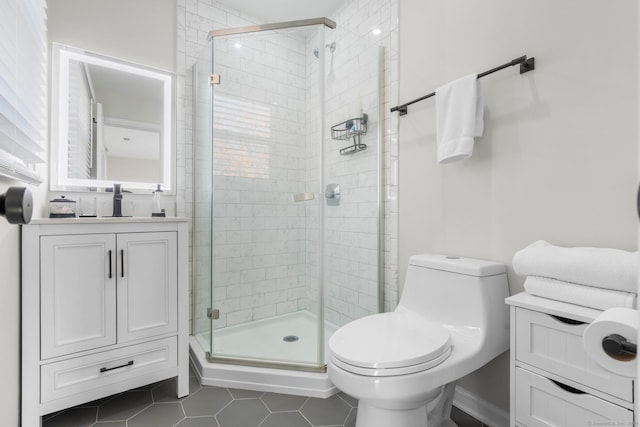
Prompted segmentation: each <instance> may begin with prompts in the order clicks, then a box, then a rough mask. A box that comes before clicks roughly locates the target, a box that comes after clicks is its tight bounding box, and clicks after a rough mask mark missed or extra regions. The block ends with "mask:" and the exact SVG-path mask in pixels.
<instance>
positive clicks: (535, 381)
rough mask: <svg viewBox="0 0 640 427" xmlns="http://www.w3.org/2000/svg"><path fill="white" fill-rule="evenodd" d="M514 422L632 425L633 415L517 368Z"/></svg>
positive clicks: (543, 426) (546, 426)
mask: <svg viewBox="0 0 640 427" xmlns="http://www.w3.org/2000/svg"><path fill="white" fill-rule="evenodd" d="M515 371H516V390H515V392H516V396H515V398H516V422H517V424H518V425H522V426H527V427H551V426H555V427H585V426H598V425H600V426H615V425H619V426H631V425H633V412H632V411H630V410H628V409H625V408H622V407H620V406H618V405H614V404H613V403H609V402H607V401H605V400H602V399H600V398H597V397H594V396H592V395H590V394H587V393H584V392H582V391H580V390H577V389H572V388H570V387H567V386H564V385H563V384H560V383H556V382H554V381H552V380H550V379H548V378H545V377H541V376H540V375H536V374H534V373H532V372H529V371H527V370H526V369H522V368H516V370H515Z"/></svg>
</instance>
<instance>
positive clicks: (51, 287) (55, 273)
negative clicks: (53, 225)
mask: <svg viewBox="0 0 640 427" xmlns="http://www.w3.org/2000/svg"><path fill="white" fill-rule="evenodd" d="M115 249H116V242H115V236H114V235H113V234H90V235H67V236H42V237H41V239H40V267H41V268H40V292H41V317H40V322H41V325H40V328H41V335H40V336H41V356H42V358H43V359H48V358H51V357H55V356H61V355H64V354H69V353H75V352H79V351H84V350H89V349H92V348H97V347H102V346H106V345H111V344H115V343H116V315H115V314H116V310H115V306H116V279H115V276H116V264H115V255H116V252H115Z"/></svg>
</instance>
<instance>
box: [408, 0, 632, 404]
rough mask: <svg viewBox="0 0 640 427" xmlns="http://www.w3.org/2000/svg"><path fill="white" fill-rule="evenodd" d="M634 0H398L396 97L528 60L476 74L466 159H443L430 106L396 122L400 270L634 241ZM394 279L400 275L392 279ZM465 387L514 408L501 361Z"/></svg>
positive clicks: (515, 286) (518, 284)
mask: <svg viewBox="0 0 640 427" xmlns="http://www.w3.org/2000/svg"><path fill="white" fill-rule="evenodd" d="M637 7H638V6H637V3H636V1H634V0H621V1H617V2H615V4H614V3H610V2H603V1H598V0H566V1H562V2H557V1H554V0H487V1H483V2H468V1H462V0H402V1H401V4H400V22H401V33H400V52H401V56H400V99H401V101H406V100H410V99H414V98H416V97H418V96H420V95H423V94H426V93H429V92H431V91H433V90H434V89H436V88H437V87H438V86H440V85H442V84H444V83H446V82H448V81H450V80H453V79H455V78H458V77H461V76H464V75H467V74H470V73H472V72H482V71H484V70H487V69H490V68H492V67H494V66H497V65H499V64H502V63H505V62H507V61H509V60H511V59H513V58H516V57H518V56H520V55H524V54H527V55H529V56H535V57H536V70H535V71H533V72H530V73H528V74H525V75H522V76H521V75H519V74H518V71H517V70H516V69H507V70H504V71H500V72H499V73H497V74H494V75H491V76H488V77H485V78H484V79H482V87H483V92H484V97H485V103H486V106H485V132H484V136H483V137H481V138H479V139H476V145H475V152H474V154H473V157H472V158H471V159H470V160H468V161H465V162H462V163H457V164H449V165H438V164H437V163H436V160H435V102H434V99H430V100H427V101H423V102H421V103H420V104H416V105H414V106H411V107H409V115H407V116H405V117H402V118H400V119H399V120H400V142H399V148H400V149H399V162H400V165H399V168H400V185H399V199H400V207H399V209H400V214H399V215H400V234H399V239H400V249H399V252H400V257H399V263H400V267H401V278H403V277H404V273H405V271H406V265H407V260H408V257H409V256H410V255H411V254H415V253H420V252H445V253H451V254H458V255H465V256H473V257H479V258H486V259H491V260H497V261H501V262H504V263H506V264H507V265H508V266H509V282H510V287H511V292H512V293H517V292H520V291H522V290H523V287H522V283H523V278H520V277H517V276H515V275H514V274H513V270H512V268H511V260H512V257H513V254H514V252H515V251H517V250H518V249H520V248H522V247H524V246H525V245H527V244H529V243H531V242H533V241H534V240H536V239H546V240H548V241H550V242H551V243H554V244H557V245H566V246H604V247H614V248H619V249H625V250H635V249H636V247H637V241H636V228H637V226H636V224H637V218H636V214H635V204H634V201H635V185H636V182H637V181H636V180H637V178H636V174H637V136H638V135H637V132H638V130H637V128H636V120H637V117H638V115H637V111H638V100H637V93H638V92H637V87H638V80H637V73H638V56H637V52H638V39H637V31H638V14H637ZM400 283H402V280H401V281H400ZM460 385H461V386H462V387H464V388H465V389H467V390H468V391H470V392H471V393H473V394H477V395H479V396H481V397H483V398H485V399H486V400H488V401H489V402H491V403H493V404H495V405H497V406H498V407H500V408H503V409H504V410H506V411H508V409H507V408H508V388H509V387H508V358H507V357H506V356H502V357H500V358H499V359H498V360H496V361H495V362H493V363H492V364H491V365H490V366H489V367H488V368H485V369H484V370H482V371H480V372H478V373H476V374H475V375H473V376H471V377H467V378H465V379H463V380H462V381H461V382H460Z"/></svg>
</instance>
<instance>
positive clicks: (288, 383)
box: [189, 311, 338, 398]
mask: <svg viewBox="0 0 640 427" xmlns="http://www.w3.org/2000/svg"><path fill="white" fill-rule="evenodd" d="M335 329H336V328H335V327H333V326H327V327H326V337H325V341H326V340H328V337H329V336H330V335H331V334H332V333H333V332H334V331H335ZM214 334H215V335H214V347H215V348H216V349H217V351H216V353H217V354H218V353H221V354H224V355H229V357H230V358H231V355H233V358H234V359H237V364H236V363H233V362H231V363H229V362H227V361H225V362H224V363H218V362H215V361H214V362H209V361H208V360H207V357H206V353H205V351H204V349H203V346H202V343H201V341H204V340H202V337H200V336H198V337H194V336H191V337H190V341H189V344H190V345H189V347H190V355H191V362H192V364H193V366H194V368H195V369H194V370H195V372H196V375H197V376H198V377H199V378H198V379H199V380H200V382H201V383H202V384H203V385H208V386H218V387H229V388H238V389H245V390H256V391H266V392H272V393H282V394H294V395H300V396H310V397H320V398H326V397H329V396H331V395H333V394H335V393H337V392H338V390H337V389H336V387H335V386H334V385H333V384H332V383H331V381H329V376H328V375H327V373H326V372H309V371H308V370H306V369H307V367H308V366H309V362H308V361H312V360H316V359H317V344H316V342H317V339H314V338H313V337H316V336H317V320H316V317H315V316H314V315H313V314H311V313H309V312H305V311H300V312H296V313H291V314H286V315H282V316H277V317H274V318H270V319H265V320H260V321H255V322H250V323H247V324H243V325H238V326H232V327H228V328H224V329H222V330H217V331H215V333H214ZM252 358H258V359H261V360H277V361H278V362H279V363H288V364H292V365H299V367H298V366H294V367H293V368H291V369H286V368H283V367H278V368H271V367H256V366H250V362H249V361H250V360H252ZM248 363H249V364H248Z"/></svg>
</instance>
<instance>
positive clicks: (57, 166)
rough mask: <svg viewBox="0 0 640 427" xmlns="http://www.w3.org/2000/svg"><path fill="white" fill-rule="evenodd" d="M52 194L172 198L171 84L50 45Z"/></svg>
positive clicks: (163, 75)
mask: <svg viewBox="0 0 640 427" xmlns="http://www.w3.org/2000/svg"><path fill="white" fill-rule="evenodd" d="M53 53H54V54H53V65H52V70H53V73H54V79H53V91H52V92H53V93H52V95H53V96H52V99H53V101H52V122H51V136H52V149H51V181H50V182H51V190H58V191H59V190H67V191H104V190H105V189H111V188H112V187H113V184H114V183H119V184H122V188H123V189H125V190H130V191H131V190H138V191H140V192H148V191H146V190H154V189H155V188H156V186H157V184H161V185H162V188H163V190H165V191H169V192H173V191H172V190H173V188H174V185H173V181H172V177H173V176H175V173H174V170H173V168H174V163H175V162H173V161H172V159H173V158H174V156H173V153H174V143H173V140H174V138H173V132H174V130H173V125H172V123H173V102H172V100H173V78H172V75H171V74H170V73H168V72H165V71H161V70H157V69H153V68H149V67H145V66H140V65H137V64H132V63H129V62H126V61H121V60H118V59H114V58H110V57H106V56H102V55H97V54H94V53H90V52H86V51H84V50H81V49H76V48H73V47H69V46H64V45H60V44H55V43H54V51H53Z"/></svg>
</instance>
